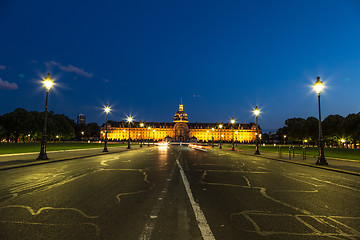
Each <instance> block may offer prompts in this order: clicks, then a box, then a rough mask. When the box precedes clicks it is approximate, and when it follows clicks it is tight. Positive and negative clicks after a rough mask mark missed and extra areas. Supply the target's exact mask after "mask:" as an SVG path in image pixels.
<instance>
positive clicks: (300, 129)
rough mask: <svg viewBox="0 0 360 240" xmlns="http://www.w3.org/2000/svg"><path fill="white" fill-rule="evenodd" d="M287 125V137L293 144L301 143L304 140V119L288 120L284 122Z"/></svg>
mask: <svg viewBox="0 0 360 240" xmlns="http://www.w3.org/2000/svg"><path fill="white" fill-rule="evenodd" d="M285 124H286V125H287V127H288V128H287V132H288V134H287V136H288V137H289V140H291V141H293V142H298V141H302V140H303V139H304V125H305V119H303V118H290V119H287V120H286V121H285Z"/></svg>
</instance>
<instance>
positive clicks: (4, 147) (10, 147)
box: [0, 142, 127, 155]
mask: <svg viewBox="0 0 360 240" xmlns="http://www.w3.org/2000/svg"><path fill="white" fill-rule="evenodd" d="M125 145H126V146H127V144H121V143H108V147H118V146H125ZM103 147H104V143H81V142H78V143H48V144H46V151H56V150H69V149H84V148H103ZM26 152H40V143H0V155H1V154H11V153H26Z"/></svg>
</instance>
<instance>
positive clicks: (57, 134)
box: [0, 108, 100, 143]
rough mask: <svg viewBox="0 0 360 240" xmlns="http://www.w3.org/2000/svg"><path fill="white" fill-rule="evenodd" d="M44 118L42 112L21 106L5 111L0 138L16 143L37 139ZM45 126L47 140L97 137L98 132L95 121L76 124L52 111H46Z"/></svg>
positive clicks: (0, 122)
mask: <svg viewBox="0 0 360 240" xmlns="http://www.w3.org/2000/svg"><path fill="white" fill-rule="evenodd" d="M44 120H45V113H44V112H37V111H27V110H25V109H23V108H18V109H16V110H14V111H13V112H10V113H5V114H3V115H1V116H0V139H6V141H7V142H10V141H11V142H16V143H17V142H19V141H22V142H27V141H39V140H40V139H41V138H42V131H43V128H44ZM46 128H47V130H46V133H47V139H48V140H49V141H55V140H74V139H77V140H80V139H87V138H98V137H99V134H100V127H99V126H98V124H97V123H89V124H87V125H85V124H76V123H75V121H74V120H72V119H70V118H69V117H67V116H65V115H64V114H55V113H54V112H52V111H50V112H48V118H47V124H46Z"/></svg>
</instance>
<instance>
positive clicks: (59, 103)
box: [0, 0, 360, 131]
mask: <svg viewBox="0 0 360 240" xmlns="http://www.w3.org/2000/svg"><path fill="white" fill-rule="evenodd" d="M0 32H1V35H0V49H1V51H0V101H1V104H0V114H4V113H6V112H10V111H13V110H14V109H16V108H18V107H22V108H25V109H27V110H37V111H43V108H44V102H45V90H44V88H43V87H42V85H41V80H42V77H43V76H45V75H46V73H47V72H51V73H52V75H54V79H55V81H56V86H55V87H54V89H52V90H51V92H50V98H49V110H52V111H54V112H55V113H64V114H66V115H67V116H69V117H70V118H73V119H76V115H77V113H83V114H85V115H86V116H87V122H98V123H102V122H103V121H104V118H105V117H104V113H103V112H102V106H104V105H106V104H107V103H108V104H110V105H111V106H112V110H113V111H112V112H111V114H110V119H113V120H122V119H123V118H124V117H125V115H128V114H132V115H135V118H136V120H146V121H172V120H173V116H174V113H175V112H176V111H177V109H178V104H179V102H180V98H181V97H182V99H183V104H184V110H185V111H186V112H187V113H188V115H189V120H190V121H191V122H216V121H217V122H220V121H224V122H225V121H229V119H230V118H231V117H232V116H233V117H234V118H236V120H237V121H240V122H242V123H247V122H250V121H254V117H253V116H252V113H251V110H252V108H254V107H255V106H256V105H258V106H259V108H260V109H261V110H262V114H261V116H260V118H259V121H260V125H261V126H262V128H263V129H264V130H265V131H267V130H274V129H275V130H276V129H277V128H279V127H282V126H283V125H284V121H285V120H286V119H287V118H292V117H303V118H307V117H309V116H315V117H316V116H317V98H316V94H315V93H314V92H311V85H312V84H313V83H314V82H315V80H316V77H317V76H320V77H321V79H322V81H323V82H324V83H325V84H326V85H327V88H326V89H325V91H324V93H323V94H322V110H323V116H324V117H326V116H327V115H330V114H340V115H343V116H346V115H347V114H349V113H355V112H356V113H357V112H359V111H360V97H359V90H360V2H359V1H356V0H354V1H350V0H341V1H340V0H324V1H321V0H317V1H313V0H311V1H253V0H249V1H240V0H237V1H208V0H207V1H194V0H191V1H168V0H166V1H90V0H88V1H48V0H47V1H45V0H40V1H36V0H34V1H25V0H24V1H17V0H2V1H1V2H0Z"/></svg>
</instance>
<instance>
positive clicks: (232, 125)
mask: <svg viewBox="0 0 360 240" xmlns="http://www.w3.org/2000/svg"><path fill="white" fill-rule="evenodd" d="M230 122H231V129H232V132H233V134H232V149H231V150H232V151H235V146H234V137H235V136H234V134H235V131H234V123H235V119H234V118H231V121H230Z"/></svg>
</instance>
